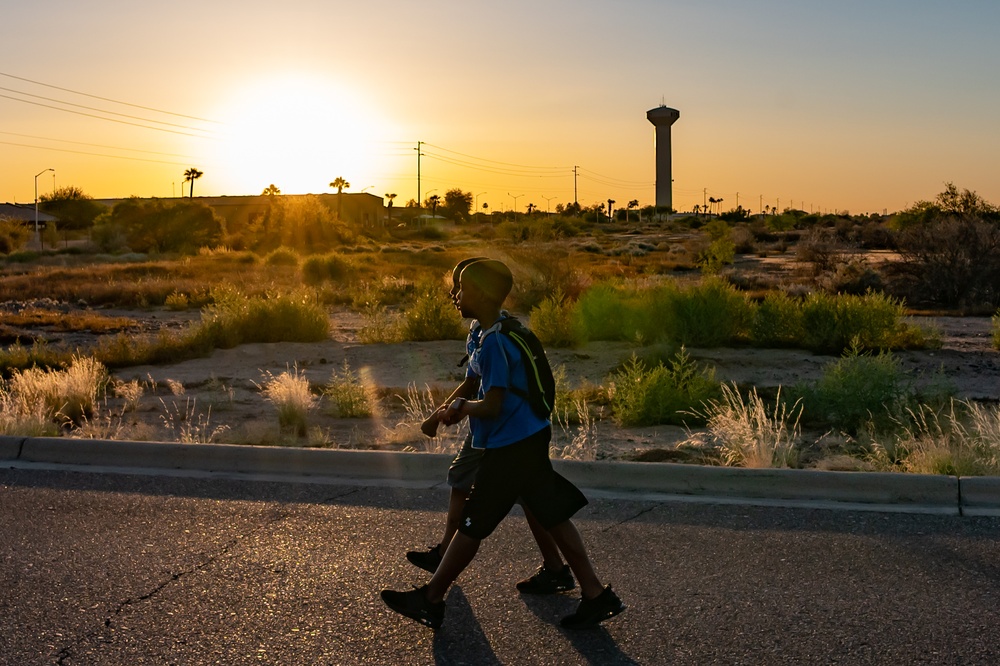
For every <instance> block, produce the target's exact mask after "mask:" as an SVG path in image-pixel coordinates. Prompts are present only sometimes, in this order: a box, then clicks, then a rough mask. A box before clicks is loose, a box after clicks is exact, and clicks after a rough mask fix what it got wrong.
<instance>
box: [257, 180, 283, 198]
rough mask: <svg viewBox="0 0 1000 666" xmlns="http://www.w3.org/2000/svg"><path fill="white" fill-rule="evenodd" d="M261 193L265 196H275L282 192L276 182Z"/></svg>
mask: <svg viewBox="0 0 1000 666" xmlns="http://www.w3.org/2000/svg"><path fill="white" fill-rule="evenodd" d="M261 194H263V195H264V196H265V197H273V196H276V195H278V194H281V190H279V189H278V187H277V186H276V185H275V184H274V183H271V184H270V185H268V186H267V187H265V188H264V191H263V192H261Z"/></svg>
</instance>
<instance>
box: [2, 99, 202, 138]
mask: <svg viewBox="0 0 1000 666" xmlns="http://www.w3.org/2000/svg"><path fill="white" fill-rule="evenodd" d="M0 97H2V98H5V99H11V100H14V101H15V102H21V103H22V104H33V105H34V106H41V107H45V108H47V109H55V110H56V111H63V112H65V113H73V114H76V115H78V116H86V117H88V118H97V119H98V120H107V121H108V122H111V123H119V124H121V125H131V126H133V127H141V128H143V129H151V130H157V131H160V132H169V133H171V134H180V135H182V136H193V137H195V138H198V139H208V138H211V137H207V136H204V135H200V134H190V133H188V132H180V131H178V130H172V129H167V128H166V127H151V126H149V125H141V124H139V123H130V122H128V121H127V120H116V119H115V118H105V117H104V116H97V115H94V114H92V113H84V112H83V111H74V110H72V109H62V108H60V107H58V106H52V105H51V104H42V103H41V102H32V101H31V100H27V99H18V98H16V97H11V96H10V95H3V94H0Z"/></svg>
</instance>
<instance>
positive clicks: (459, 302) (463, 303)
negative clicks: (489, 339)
mask: <svg viewBox="0 0 1000 666" xmlns="http://www.w3.org/2000/svg"><path fill="white" fill-rule="evenodd" d="M479 294H480V292H479V290H478V289H476V285H475V284H473V283H472V282H470V281H468V280H465V281H463V280H461V279H460V280H459V282H458V293H457V294H456V295H455V305H456V306H457V307H458V311H459V312H461V313H462V316H463V317H468V318H470V319H475V318H476V308H477V307H478V306H479V301H480V295H479Z"/></svg>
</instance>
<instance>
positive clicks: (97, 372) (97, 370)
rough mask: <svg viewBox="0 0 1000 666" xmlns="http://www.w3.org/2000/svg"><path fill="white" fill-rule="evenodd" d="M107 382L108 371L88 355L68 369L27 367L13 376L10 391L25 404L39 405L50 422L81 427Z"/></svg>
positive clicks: (73, 361)
mask: <svg viewBox="0 0 1000 666" xmlns="http://www.w3.org/2000/svg"><path fill="white" fill-rule="evenodd" d="M107 383H108V371H107V368H105V367H104V365H103V364H102V363H100V362H99V361H97V360H96V359H94V358H91V357H88V356H76V355H74V356H73V359H72V361H71V363H70V365H69V367H68V368H66V369H65V370H56V369H51V368H50V369H44V370H43V369H41V368H28V369H26V370H22V371H20V372H16V373H14V374H13V375H12V376H11V378H10V380H9V381H8V382H7V388H8V391H9V392H10V393H12V394H14V395H16V396H18V399H19V400H20V401H22V404H24V405H37V406H40V407H41V408H42V413H43V414H44V415H45V417H46V418H48V419H54V420H58V421H64V422H69V423H75V424H79V423H80V422H81V421H82V420H83V419H84V418H86V417H88V416H90V415H92V414H93V412H94V404H95V403H96V402H97V398H98V396H99V395H101V394H102V393H103V392H104V390H105V388H106V386H107Z"/></svg>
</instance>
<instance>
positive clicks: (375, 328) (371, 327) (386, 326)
mask: <svg viewBox="0 0 1000 666" xmlns="http://www.w3.org/2000/svg"><path fill="white" fill-rule="evenodd" d="M361 315H362V317H363V318H364V324H362V326H361V328H360V329H358V340H359V341H361V343H363V344H366V345H373V344H392V343H395V342H402V340H403V334H402V328H401V325H400V324H401V321H400V318H399V317H398V316H394V315H393V314H392V313H390V312H389V310H388V309H387V308H386V307H385V306H384V305H380V304H379V303H372V304H369V305H366V306H365V307H364V309H363V310H362V313H361Z"/></svg>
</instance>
